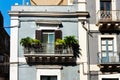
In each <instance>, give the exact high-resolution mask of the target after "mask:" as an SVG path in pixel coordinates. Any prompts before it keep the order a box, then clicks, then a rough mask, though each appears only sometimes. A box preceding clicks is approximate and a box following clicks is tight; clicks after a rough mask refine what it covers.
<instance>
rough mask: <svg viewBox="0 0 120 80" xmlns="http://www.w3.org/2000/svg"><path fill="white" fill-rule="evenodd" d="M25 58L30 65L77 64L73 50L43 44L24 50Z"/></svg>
mask: <svg viewBox="0 0 120 80" xmlns="http://www.w3.org/2000/svg"><path fill="white" fill-rule="evenodd" d="M24 56H25V58H26V61H27V63H29V64H59V65H61V64H64V65H69V64H72V65H73V64H75V61H76V60H75V58H74V56H73V50H72V49H71V48H65V47H64V46H55V45H54V44H42V45H41V46H34V47H30V48H24Z"/></svg>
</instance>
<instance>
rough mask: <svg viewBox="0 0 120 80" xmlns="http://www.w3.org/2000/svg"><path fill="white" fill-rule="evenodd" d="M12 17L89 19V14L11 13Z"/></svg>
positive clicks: (77, 12)
mask: <svg viewBox="0 0 120 80" xmlns="http://www.w3.org/2000/svg"><path fill="white" fill-rule="evenodd" d="M9 15H10V16H19V17H87V18H89V17H90V16H89V13H88V12H79V11H76V12H47V11H10V12H9Z"/></svg>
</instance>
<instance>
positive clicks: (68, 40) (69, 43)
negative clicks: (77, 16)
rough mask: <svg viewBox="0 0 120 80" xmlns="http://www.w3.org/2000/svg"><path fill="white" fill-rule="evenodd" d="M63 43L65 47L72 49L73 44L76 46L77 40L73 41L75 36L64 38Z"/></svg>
mask: <svg viewBox="0 0 120 80" xmlns="http://www.w3.org/2000/svg"><path fill="white" fill-rule="evenodd" d="M64 41H65V45H66V46H67V47H72V45H73V44H78V40H77V39H75V36H66V37H64Z"/></svg>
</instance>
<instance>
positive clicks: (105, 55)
mask: <svg viewBox="0 0 120 80" xmlns="http://www.w3.org/2000/svg"><path fill="white" fill-rule="evenodd" d="M113 55H114V42H113V38H102V40H101V58H102V63H107V62H110V57H111V56H113Z"/></svg>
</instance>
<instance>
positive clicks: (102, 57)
mask: <svg viewBox="0 0 120 80" xmlns="http://www.w3.org/2000/svg"><path fill="white" fill-rule="evenodd" d="M98 63H99V64H114V63H115V64H118V63H120V53H118V52H109V53H106V52H99V53H98Z"/></svg>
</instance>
